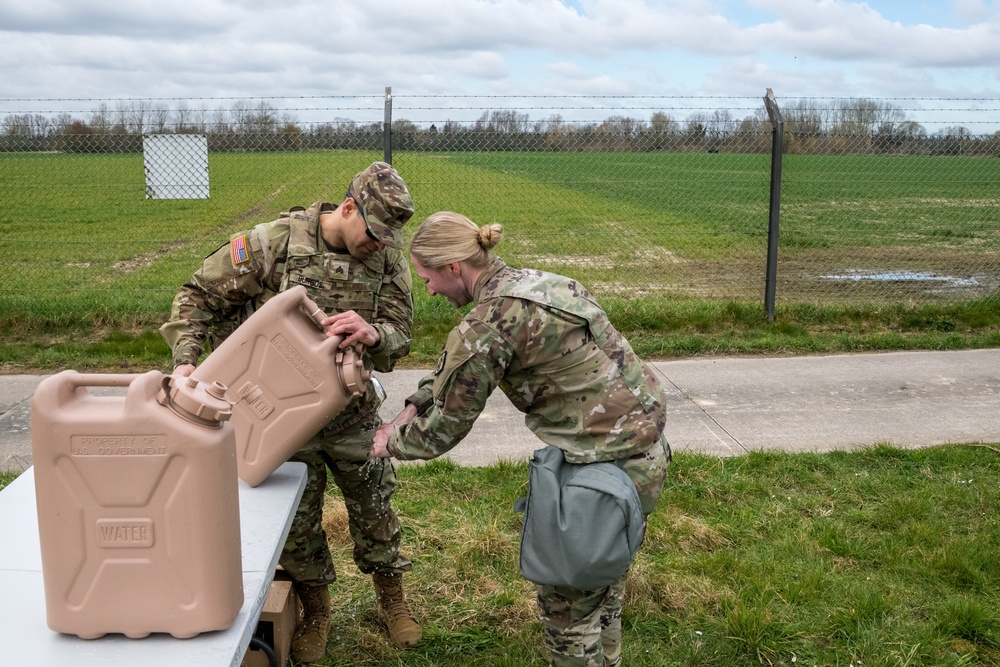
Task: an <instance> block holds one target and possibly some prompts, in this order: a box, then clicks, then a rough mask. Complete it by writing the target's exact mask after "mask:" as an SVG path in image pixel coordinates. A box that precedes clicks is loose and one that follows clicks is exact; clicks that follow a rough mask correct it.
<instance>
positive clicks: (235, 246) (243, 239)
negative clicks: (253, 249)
mask: <svg viewBox="0 0 1000 667" xmlns="http://www.w3.org/2000/svg"><path fill="white" fill-rule="evenodd" d="M229 247H230V249H231V251H232V253H233V264H234V265H240V264H243V263H244V262H247V261H249V259H250V255H248V254H247V235H246V234H244V235H243V236H237V237H236V238H234V239H233V240H232V241H231V242H230V243H229Z"/></svg>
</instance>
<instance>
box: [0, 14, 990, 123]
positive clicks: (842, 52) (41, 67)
mask: <svg viewBox="0 0 1000 667" xmlns="http://www.w3.org/2000/svg"><path fill="white" fill-rule="evenodd" d="M880 6H881V3H880V2H878V1H877V0H871V1H870V2H858V1H848V0H745V1H744V2H733V1H724V0H579V1H578V2H572V4H571V3H570V2H569V0H567V1H566V2H560V1H559V0H382V1H381V2H377V3H360V2H350V3H349V2H335V3H331V2H329V0H286V1H285V2H281V3H276V2H273V1H271V0H268V1H265V0H176V1H175V2H172V3H166V2H163V1H162V0H158V1H157V2H154V1H153V0H130V1H129V2H122V0H29V1H25V0H0V39H2V40H3V42H4V45H5V48H4V49H3V50H2V51H0V71H3V72H4V76H3V77H2V78H0V98H12V97H14V98H17V97H95V98H98V97H100V98H108V97H143V96H159V95H176V96H190V97H214V96H295V95H352V94H364V95H378V94H380V92H381V90H382V88H383V86H386V85H390V86H393V88H394V90H395V91H397V92H402V91H406V92H409V93H410V94H423V93H427V94H449V93H451V94H463V93H477V92H483V93H490V94H501V93H506V92H516V93H532V92H545V93H549V94H555V93H561V94H567V95H568V94H580V95H584V94H590V95H597V94H600V95H614V94H622V95H624V94H642V93H645V94H664V95H667V94H673V95H682V94H688V95H698V94H713V95H716V94H718V95H725V94H729V95H754V96H756V95H758V94H762V92H763V89H764V88H765V87H773V88H775V90H776V91H777V90H786V91H789V93H791V94H805V93H808V94H816V95H819V94H822V92H823V91H824V90H826V91H830V92H829V94H830V95H850V94H852V91H853V94H855V95H864V96H878V95H889V94H898V95H906V94H907V91H909V94H913V95H938V94H939V95H947V94H950V93H952V92H954V91H958V90H972V91H974V90H977V89H978V90H981V91H996V90H997V88H998V87H1000V86H998V80H1000V71H998V65H997V63H1000V12H998V8H997V2H995V1H990V2H987V1H986V0H953V2H952V4H951V5H950V6H949V8H948V9H947V10H944V12H945V13H947V12H949V11H950V15H951V16H954V17H955V21H953V22H951V23H949V24H948V25H944V24H943V23H942V22H941V21H940V20H936V19H935V17H934V16H931V15H927V16H924V15H921V14H918V13H916V12H917V9H916V8H917V5H914V8H913V10H912V11H909V10H908V12H907V14H906V20H905V21H899V20H891V19H889V18H887V16H886V12H880V11H879V9H878V8H879V7H880ZM893 7H895V5H893ZM939 13H940V12H939ZM911 14H912V17H911ZM935 23H937V25H935ZM833 91H836V92H833ZM0 112H2V109H0Z"/></svg>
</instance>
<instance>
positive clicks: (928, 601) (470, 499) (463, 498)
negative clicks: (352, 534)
mask: <svg viewBox="0 0 1000 667" xmlns="http://www.w3.org/2000/svg"><path fill="white" fill-rule="evenodd" d="M399 477H400V487H399V490H398V491H397V493H396V496H395V504H396V506H397V509H398V511H399V513H400V515H401V518H402V522H403V526H404V544H405V551H406V553H407V554H408V555H410V556H411V557H412V558H413V560H414V563H415V565H414V571H413V573H412V574H411V575H409V576H408V577H407V589H408V596H409V599H410V601H411V604H412V606H413V607H414V608H415V609H416V611H417V613H418V614H419V616H420V617H421V619H422V620H423V623H424V635H425V640H424V642H423V643H422V644H421V646H420V647H419V648H418V649H416V650H414V651H407V652H401V651H397V650H395V649H392V648H391V647H389V646H388V644H387V642H386V641H385V638H384V631H383V630H382V629H381V627H380V625H379V623H378V620H377V618H376V616H375V614H374V612H373V603H374V595H373V593H372V590H371V585H370V583H369V581H368V579H367V577H364V576H363V575H361V574H359V573H358V572H357V570H356V568H355V567H354V565H353V562H352V559H351V543H350V538H349V537H348V535H347V532H346V524H345V521H346V515H345V514H344V511H343V508H342V502H341V501H340V499H339V497H338V496H337V495H336V492H332V494H331V499H330V502H329V503H328V511H327V518H326V521H325V523H326V527H327V529H328V532H329V536H330V541H331V544H332V545H333V547H334V552H335V561H336V562H337V565H338V568H339V577H340V578H339V581H338V582H337V583H336V584H334V586H333V587H332V591H333V598H334V619H333V628H334V629H333V633H332V635H331V642H330V656H329V657H328V658H327V660H326V661H325V662H323V663H322V664H325V665H371V666H376V665H377V666H382V665H442V666H447V665H456V666H458V665H469V664H473V665H496V664H503V665H539V666H541V665H544V664H547V662H546V658H545V654H544V652H543V650H542V638H541V626H540V624H539V622H538V620H537V617H536V611H535V605H534V595H533V588H532V586H531V585H530V584H528V583H527V582H525V581H524V580H523V579H522V578H521V577H520V576H519V575H518V572H517V554H518V539H519V526H520V518H519V515H516V514H514V513H513V511H512V509H511V506H512V503H513V501H514V499H515V498H516V497H518V496H519V495H521V494H522V493H523V492H524V484H525V480H526V478H527V467H526V464H497V465H494V466H491V467H488V468H464V467H460V466H456V465H454V464H452V463H450V462H447V461H438V462H434V463H432V464H430V465H427V466H404V467H402V469H401V470H400V473H399ZM998 489H1000V452H998V451H997V450H996V449H992V448H989V447H963V446H950V447H936V448H931V449H925V450H917V451H907V450H900V449H895V448H890V447H882V446H880V447H873V448H870V449H867V450H863V451H859V452H855V453H843V452H840V453H829V454H762V453H755V454H751V455H748V456H744V457H737V458H727V459H717V458H712V457H707V456H701V455H692V454H680V455H678V456H677V457H676V458H675V462H674V464H673V466H672V468H671V474H670V479H669V481H668V483H667V486H666V489H665V491H664V495H663V496H662V498H661V500H660V503H659V505H658V506H657V509H656V511H655V512H654V513H653V515H652V517H651V520H650V526H649V531H648V536H647V540H646V543H645V544H644V546H643V549H642V550H641V552H640V556H639V558H638V560H637V562H636V564H635V565H634V566H633V568H632V571H631V573H630V577H629V582H628V590H627V599H626V606H625V616H624V631H625V638H624V646H625V653H624V655H625V661H624V662H625V664H628V665H637V666H642V665H648V666H650V667H663V666H665V665H713V666H719V667H726V666H742V665H758V664H760V665H793V664H794V665H796V666H799V665H824V666H831V667H832V666H835V665H843V666H844V667H846V666H847V665H849V664H855V665H864V666H867V665H884V666H899V665H907V666H908V667H916V666H920V665H925V666H928V667H930V666H934V667H941V666H947V665H955V666H957V665H995V664H998V662H1000V629H998V628H1000V612H998V609H1000V607H998V603H1000V523H998V518H997V517H998V516H1000V515H998V510H1000V493H998ZM441 498H448V502H445V503H443V502H441ZM793 658H794V662H793Z"/></svg>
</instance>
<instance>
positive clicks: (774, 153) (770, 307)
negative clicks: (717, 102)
mask: <svg viewBox="0 0 1000 667" xmlns="http://www.w3.org/2000/svg"><path fill="white" fill-rule="evenodd" d="M764 106H765V107H766V108H767V115H768V117H769V118H770V119H771V202H770V206H769V209H768V211H769V212H768V227H767V279H766V280H765V283H764V308H765V310H767V321H768V322H774V298H775V293H776V292H777V281H778V218H779V215H780V213H781V155H782V153H783V152H784V143H785V123H784V121H783V120H781V109H779V108H778V102H777V101H776V100H775V99H774V91H772V90H771V89H770V88H768V89H767V94H766V95H765V96H764Z"/></svg>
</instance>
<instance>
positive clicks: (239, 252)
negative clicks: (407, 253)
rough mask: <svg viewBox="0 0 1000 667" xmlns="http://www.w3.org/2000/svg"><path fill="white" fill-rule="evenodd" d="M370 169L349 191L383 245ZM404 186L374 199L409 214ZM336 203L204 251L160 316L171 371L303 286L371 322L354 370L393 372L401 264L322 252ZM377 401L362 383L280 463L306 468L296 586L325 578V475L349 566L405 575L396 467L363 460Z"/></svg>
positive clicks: (330, 572) (292, 568)
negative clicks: (345, 524)
mask: <svg viewBox="0 0 1000 667" xmlns="http://www.w3.org/2000/svg"><path fill="white" fill-rule="evenodd" d="M379 164H381V163H376V164H375V165H372V167H376V166H378V165H379ZM385 166H386V167H388V165H385ZM371 171H372V168H369V169H368V170H366V171H365V172H362V174H359V177H358V178H356V179H355V181H354V182H353V183H352V186H351V190H349V191H348V195H349V196H352V197H353V198H354V199H355V201H356V203H358V205H359V207H362V208H363V209H364V210H365V215H364V217H365V220H366V222H367V223H368V226H369V229H370V230H371V231H373V233H375V234H376V235H377V236H378V237H379V240H382V241H386V242H391V241H393V240H394V239H393V238H392V236H390V234H389V231H387V228H386V226H385V225H384V224H381V225H380V224H379V223H380V222H381V220H383V219H385V218H386V211H385V210H384V209H382V210H378V208H377V207H378V206H380V205H381V202H379V201H376V200H375V199H373V198H372V197H371V196H370V187H375V186H374V185H373V184H372V183H371V182H368V183H366V182H364V179H362V178H361V177H362V176H363V175H364V174H367V173H369V172H371ZM359 179H361V180H360V181H359ZM397 180H398V177H397ZM398 183H399V184H402V181H401V180H398ZM378 185H384V184H382V183H379V184H378ZM403 188H404V189H402V190H401V191H399V192H389V193H388V194H387V193H386V192H385V191H384V190H383V192H382V193H381V196H382V197H383V198H386V197H389V198H393V199H392V201H393V202H394V203H395V204H397V205H398V206H399V208H400V210H403V211H405V209H406V207H407V205H408V206H409V213H411V214H412V210H413V209H412V202H411V201H410V197H409V194H408V193H407V192H406V190H405V186H403ZM366 195H368V196H366ZM365 204H367V206H365ZM336 208H337V205H336V204H330V203H327V202H316V203H314V204H313V205H312V206H310V207H309V208H308V209H303V208H301V207H299V208H297V209H293V210H292V211H291V212H289V213H283V214H282V215H281V217H280V219H278V220H275V221H273V222H268V223H263V224H260V225H257V226H256V227H254V228H253V229H252V230H249V231H244V232H238V233H236V234H235V235H233V236H232V238H231V240H230V242H229V243H228V244H226V245H224V246H222V247H221V248H219V249H218V250H217V251H215V252H214V253H212V254H211V255H209V256H208V257H207V258H206V259H205V260H204V262H203V263H202V266H201V268H200V269H199V270H198V271H197V272H196V273H195V274H194V276H193V277H192V278H191V281H190V282H188V283H186V284H185V285H184V286H183V287H181V289H180V291H179V292H178V294H177V296H176V297H175V299H174V303H173V309H172V311H171V316H170V321H168V322H167V323H166V324H164V325H163V326H162V327H161V328H160V331H161V333H162V335H163V337H164V339H165V340H166V341H167V343H168V344H169V345H170V347H171V349H172V350H173V354H174V363H175V365H179V364H184V363H191V364H195V363H197V361H198V359H199V357H200V356H201V354H202V352H203V349H204V344H205V341H206V340H209V341H210V342H212V343H213V344H218V342H221V340H223V339H224V338H225V336H226V335H228V334H229V333H231V332H232V331H233V330H234V329H235V328H236V326H238V325H239V324H240V323H241V322H242V321H244V320H245V319H246V318H247V317H248V316H249V315H250V314H251V313H252V312H253V311H254V310H255V309H256V308H257V307H259V306H260V305H261V304H262V303H264V302H265V301H267V300H268V299H270V298H271V297H273V296H274V295H276V294H278V293H279V292H281V291H283V290H286V289H289V288H291V287H293V286H295V285H304V286H305V288H306V291H307V292H308V294H309V297H310V298H311V299H312V300H313V301H315V302H316V304H317V305H318V306H319V307H320V308H322V309H323V311H324V312H326V313H327V314H328V315H332V314H335V313H339V312H345V311H348V310H354V311H355V312H357V313H358V314H359V315H361V317H363V318H364V319H365V320H366V321H367V322H368V323H370V324H371V325H372V326H373V327H374V328H375V329H376V330H377V331H378V332H379V334H380V336H381V340H380V342H379V343H378V345H376V346H375V347H372V348H368V349H366V351H365V354H364V363H365V367H366V368H368V369H372V368H374V369H376V370H378V371H382V372H386V371H390V370H392V368H393V366H394V365H395V363H396V361H397V360H398V359H399V358H401V357H403V356H405V355H406V354H407V353H408V352H409V344H410V329H411V326H412V322H413V302H412V296H411V288H412V280H411V277H410V269H409V265H408V264H407V263H406V261H405V259H404V257H403V255H402V253H401V252H400V250H398V249H395V248H392V247H386V248H385V249H383V250H380V251H378V252H375V253H373V254H372V255H370V256H369V257H367V258H366V259H358V258H355V257H353V256H351V255H350V254H349V253H348V252H347V251H346V250H340V249H334V248H329V247H327V245H326V242H325V241H324V240H323V237H322V234H321V233H320V229H319V219H320V213H322V212H324V211H332V210H335V209H336ZM404 216H405V217H404ZM376 217H377V218H378V220H376ZM408 218H409V214H405V212H404V213H403V214H401V215H400V216H399V218H398V219H395V220H392V223H393V225H394V226H398V227H402V225H403V224H404V223H405V222H406V220H407V219H408ZM390 231H391V230H390ZM396 233H398V232H396ZM395 240H396V241H397V242H396V243H394V244H393V245H396V246H397V247H398V246H399V245H401V236H400V237H399V238H398V239H395ZM380 402H381V401H380V399H379V397H378V395H377V394H376V392H375V389H374V387H373V386H372V385H370V384H369V386H368V387H367V390H366V391H365V393H364V394H362V395H361V396H358V397H355V398H354V399H352V400H351V402H350V403H349V404H348V405H347V406H346V407H345V408H344V410H343V411H341V413H340V414H339V415H338V416H337V417H336V418H335V419H334V420H333V421H331V422H330V423H329V424H327V425H326V426H325V427H324V428H323V429H322V430H321V431H320V432H319V433H318V434H316V436H315V437H314V438H312V439H311V440H310V441H309V442H308V443H307V444H306V445H305V446H304V447H303V448H302V449H301V450H300V451H299V452H297V453H296V454H295V456H293V457H292V459H291V460H293V461H302V462H304V463H306V464H307V466H308V469H309V470H308V477H307V480H306V488H305V491H304V493H303V496H302V501H301V503H300V504H299V507H298V509H297V510H296V513H295V517H294V519H293V521H292V527H291V530H290V532H289V537H288V541H287V542H286V544H285V548H284V551H283V553H282V556H281V560H280V562H281V565H282V567H284V568H285V569H286V570H287V571H288V572H289V574H291V576H292V578H293V579H295V580H296V581H297V582H300V583H305V584H308V585H317V584H326V583H330V582H333V581H335V580H336V573H335V570H334V566H333V560H332V558H331V555H330V549H329V546H328V545H327V539H326V534H325V532H324V531H323V528H322V508H323V500H324V493H325V490H326V482H327V468H329V469H330V471H331V472H332V474H333V478H334V481H335V482H336V484H337V486H338V487H340V489H341V490H342V491H343V494H344V498H345V503H346V507H347V510H348V521H349V527H350V532H351V536H352V538H353V539H354V543H355V549H354V559H355V562H356V563H357V565H358V568H359V569H360V570H361V571H362V572H365V573H374V572H382V573H386V574H388V573H402V572H405V571H408V570H409V569H410V561H409V560H408V559H406V558H404V557H403V556H401V555H400V553H399V545H400V538H401V530H400V526H399V520H398V519H397V517H396V515H395V513H394V512H393V509H392V505H391V497H392V493H393V491H394V489H395V486H396V479H395V472H394V470H393V467H392V465H391V464H389V463H387V462H385V460H384V459H376V460H370V459H369V458H368V452H369V450H370V449H371V443H372V439H373V437H374V433H375V431H376V430H377V428H378V426H379V425H380V423H381V421H380V419H379V416H378V409H379V405H380Z"/></svg>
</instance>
